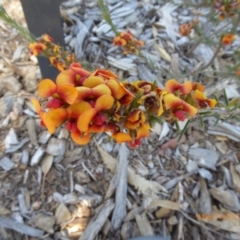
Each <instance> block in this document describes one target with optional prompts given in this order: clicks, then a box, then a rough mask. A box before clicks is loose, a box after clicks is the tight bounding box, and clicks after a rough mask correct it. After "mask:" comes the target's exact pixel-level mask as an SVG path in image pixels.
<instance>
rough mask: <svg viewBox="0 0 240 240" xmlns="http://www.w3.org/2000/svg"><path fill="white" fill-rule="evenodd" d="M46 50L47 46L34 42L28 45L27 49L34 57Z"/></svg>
mask: <svg viewBox="0 0 240 240" xmlns="http://www.w3.org/2000/svg"><path fill="white" fill-rule="evenodd" d="M46 48H47V46H46V45H45V44H43V43H38V42H34V43H30V44H29V49H30V51H31V54H33V55H34V56H38V55H39V54H40V53H42V52H43V51H44V50H45V49H46Z"/></svg>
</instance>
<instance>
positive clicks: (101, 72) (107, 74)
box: [91, 69, 118, 80]
mask: <svg viewBox="0 0 240 240" xmlns="http://www.w3.org/2000/svg"><path fill="white" fill-rule="evenodd" d="M91 76H96V77H102V78H103V79H104V80H109V79H118V76H117V75H116V74H115V73H113V72H112V71H109V70H105V69H97V70H96V71H95V72H94V73H92V75H91Z"/></svg>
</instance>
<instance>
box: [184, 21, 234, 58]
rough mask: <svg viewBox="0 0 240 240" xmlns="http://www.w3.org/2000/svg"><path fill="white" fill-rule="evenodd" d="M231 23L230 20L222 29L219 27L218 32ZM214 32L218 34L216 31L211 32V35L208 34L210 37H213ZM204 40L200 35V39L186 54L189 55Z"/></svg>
mask: <svg viewBox="0 0 240 240" xmlns="http://www.w3.org/2000/svg"><path fill="white" fill-rule="evenodd" d="M229 24H230V22H228V23H227V24H225V25H223V26H222V27H221V28H220V29H218V32H220V31H221V30H223V29H224V28H226V27H227V26H228V25H229ZM214 34H216V33H215V32H213V33H212V34H210V35H209V36H208V38H210V37H212V36H213V35H214ZM202 40H203V38H202V37H200V38H199V39H198V41H197V42H196V43H195V44H194V45H193V46H192V47H191V48H190V49H189V51H188V52H187V53H186V56H189V55H190V54H191V53H192V52H193V51H194V50H195V49H196V48H197V46H198V45H199V44H200V43H202Z"/></svg>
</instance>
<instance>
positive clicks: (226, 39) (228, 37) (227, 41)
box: [221, 33, 235, 45]
mask: <svg viewBox="0 0 240 240" xmlns="http://www.w3.org/2000/svg"><path fill="white" fill-rule="evenodd" d="M234 39H235V35H233V34H231V33H226V34H225V35H223V36H222V39H221V41H222V43H223V44H224V45H230V44H231V43H232V42H233V40H234Z"/></svg>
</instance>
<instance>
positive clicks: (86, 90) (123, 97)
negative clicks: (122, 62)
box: [76, 71, 134, 105]
mask: <svg viewBox="0 0 240 240" xmlns="http://www.w3.org/2000/svg"><path fill="white" fill-rule="evenodd" d="M111 76H113V77H114V75H112V73H111V72H110V71H109V72H102V71H98V72H95V73H94V74H92V75H90V76H89V77H88V78H87V79H85V80H84V82H83V84H82V86H81V87H77V88H76V89H77V90H78V92H79V95H78V101H79V100H83V99H87V98H94V99H96V98H98V97H99V96H101V95H103V94H107V95H112V96H113V97H114V98H115V99H117V100H118V101H119V102H120V103H121V104H125V105H126V104H129V103H130V102H131V101H132V100H133V97H134V95H133V94H132V93H131V92H129V91H128V90H127V89H126V88H125V87H124V85H123V84H122V83H121V82H119V81H117V80H115V79H114V78H111Z"/></svg>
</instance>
